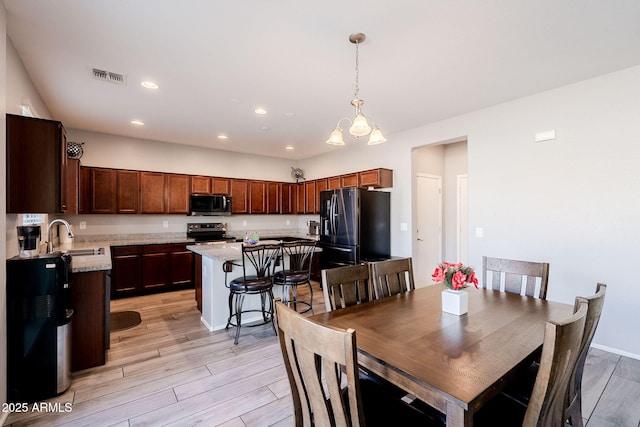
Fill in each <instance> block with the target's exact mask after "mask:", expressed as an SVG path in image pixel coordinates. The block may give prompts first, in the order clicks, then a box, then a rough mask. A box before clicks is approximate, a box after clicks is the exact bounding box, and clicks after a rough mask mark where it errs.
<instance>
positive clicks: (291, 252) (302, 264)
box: [281, 240, 316, 274]
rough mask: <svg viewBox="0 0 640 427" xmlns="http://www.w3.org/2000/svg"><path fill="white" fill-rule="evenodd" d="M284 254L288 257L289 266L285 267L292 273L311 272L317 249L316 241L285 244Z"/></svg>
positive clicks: (283, 247)
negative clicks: (312, 260) (314, 253)
mask: <svg viewBox="0 0 640 427" xmlns="http://www.w3.org/2000/svg"><path fill="white" fill-rule="evenodd" d="M281 246H282V254H283V255H288V257H289V266H288V267H283V268H284V269H285V270H289V271H290V272H297V273H301V272H307V273H309V274H310V272H311V259H312V258H313V252H314V250H315V247H316V242H315V241H314V240H297V241H293V242H283V243H281Z"/></svg>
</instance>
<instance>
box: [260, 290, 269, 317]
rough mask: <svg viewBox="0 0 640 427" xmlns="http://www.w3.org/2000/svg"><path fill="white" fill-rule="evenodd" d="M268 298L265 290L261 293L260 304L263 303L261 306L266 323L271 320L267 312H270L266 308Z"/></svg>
mask: <svg viewBox="0 0 640 427" xmlns="http://www.w3.org/2000/svg"><path fill="white" fill-rule="evenodd" d="M266 299H267V294H266V293H264V292H262V293H261V294H260V305H261V307H262V320H264V322H265V323H266V322H268V321H269V320H268V319H267V313H268V312H267V311H266V310H265V302H266Z"/></svg>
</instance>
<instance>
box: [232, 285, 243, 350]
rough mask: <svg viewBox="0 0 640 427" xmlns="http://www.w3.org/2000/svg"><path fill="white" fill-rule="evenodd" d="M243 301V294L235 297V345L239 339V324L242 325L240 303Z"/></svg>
mask: <svg viewBox="0 0 640 427" xmlns="http://www.w3.org/2000/svg"><path fill="white" fill-rule="evenodd" d="M243 302H244V294H240V295H238V296H237V297H236V338H235V340H233V343H234V344H235V345H238V340H239V339H240V325H242V303H243Z"/></svg>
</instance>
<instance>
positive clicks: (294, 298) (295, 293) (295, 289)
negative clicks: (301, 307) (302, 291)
mask: <svg viewBox="0 0 640 427" xmlns="http://www.w3.org/2000/svg"><path fill="white" fill-rule="evenodd" d="M291 295H292V296H291V300H292V301H293V311H298V287H297V286H292V287H291Z"/></svg>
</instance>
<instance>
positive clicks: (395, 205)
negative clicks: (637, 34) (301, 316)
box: [301, 66, 640, 358]
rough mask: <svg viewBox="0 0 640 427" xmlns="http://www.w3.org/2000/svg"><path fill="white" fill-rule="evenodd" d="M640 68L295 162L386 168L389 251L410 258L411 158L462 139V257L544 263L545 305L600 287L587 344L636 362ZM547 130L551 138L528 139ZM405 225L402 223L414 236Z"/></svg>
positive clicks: (314, 166)
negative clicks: (596, 322) (465, 201)
mask: <svg viewBox="0 0 640 427" xmlns="http://www.w3.org/2000/svg"><path fill="white" fill-rule="evenodd" d="M638 117H640V66H639V67H633V68H629V69H626V70H623V71H620V72H617V73H612V74H608V75H605V76H601V77H598V78H594V79H590V80H586V81H583V82H580V83H577V84H573V85H569V86H565V87H562V88H559V89H556V90H552V91H548V92H544V93H540V94H537V95H535V96H530V97H526V98H522V99H518V100H515V101H512V102H509V103H505V104H501V105H497V106H495V107H492V108H487V109H484V110H480V111H475V112H472V113H469V114H466V115H463V116H459V117H455V118H452V119H449V120H445V121H441V122H438V123H433V124H430V125H427V126H424V127H420V128H416V129H413V130H410V131H407V132H403V133H401V134H395V135H387V137H388V140H389V141H388V142H387V143H386V144H382V145H379V146H375V147H367V146H366V145H363V144H362V143H357V144H360V145H358V146H354V147H350V148H348V149H346V150H342V151H335V152H333V153H330V154H327V155H324V156H320V157H317V158H314V159H309V160H307V161H303V162H301V166H302V167H303V168H306V169H308V170H322V169H325V168H327V169H331V170H332V173H340V172H341V169H342V170H345V169H347V168H350V166H351V165H352V164H358V166H360V165H359V163H362V161H363V159H365V158H366V160H367V161H368V163H369V164H368V165H367V167H371V166H384V167H388V168H391V169H393V170H394V189H393V192H392V223H393V229H392V253H393V254H394V255H405V254H406V255H410V254H411V233H410V232H402V231H399V223H400V222H407V223H409V224H411V219H412V218H411V212H412V208H411V206H412V200H411V197H410V195H411V185H412V179H411V176H412V173H411V171H410V167H408V165H411V151H412V149H413V148H415V147H419V146H422V145H425V144H435V143H440V142H442V141H446V140H452V139H457V138H460V137H461V136H462V137H464V136H466V138H467V141H468V143H467V148H468V161H469V164H468V174H469V209H470V215H469V227H470V230H475V228H476V227H481V228H483V230H484V237H483V238H475V237H474V236H475V233H469V234H470V242H469V260H470V264H471V265H472V266H475V267H476V268H478V267H480V266H481V260H482V256H483V255H488V256H496V257H505V258H515V259H524V260H532V261H548V262H550V264H551V267H550V282H549V292H548V298H549V299H550V300H554V301H561V302H566V303H572V302H573V299H574V297H575V296H576V295H590V294H593V292H594V291H595V285H596V282H604V283H607V284H608V285H609V287H608V291H607V297H606V302H605V306H604V311H603V315H602V319H601V323H600V326H599V328H598V331H597V333H596V336H595V339H594V342H595V343H596V344H597V345H599V346H601V347H604V348H608V349H613V350H615V351H617V352H619V353H622V354H627V355H630V356H632V357H636V358H640V339H638V332H637V330H636V329H637V315H636V312H637V311H638V310H639V309H640V284H639V283H638V280H637V278H636V276H637V274H636V266H637V265H638V255H637V254H638V248H639V247H640V245H639V244H640V221H639V219H638V218H640V197H638V194H637V193H638V191H639V189H640V168H639V167H638V165H640V120H638ZM550 129H555V130H556V134H557V138H556V140H555V141H553V142H546V143H534V142H533V136H534V133H535V132H539V131H546V130H550ZM411 229H412V227H411V226H410V227H409V230H411Z"/></svg>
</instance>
